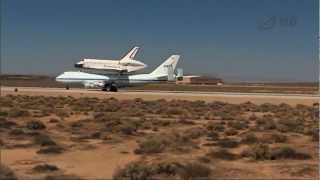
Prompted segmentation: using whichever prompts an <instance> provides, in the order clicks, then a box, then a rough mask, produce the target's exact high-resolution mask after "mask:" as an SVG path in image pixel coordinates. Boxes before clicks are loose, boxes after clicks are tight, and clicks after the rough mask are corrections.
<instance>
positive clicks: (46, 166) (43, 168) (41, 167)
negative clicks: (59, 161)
mask: <svg viewBox="0 0 320 180" xmlns="http://www.w3.org/2000/svg"><path fill="white" fill-rule="evenodd" d="M32 170H33V171H36V172H40V173H43V172H52V171H57V170H59V168H58V167H57V166H55V165H51V164H41V165H36V166H35V167H33V168H32Z"/></svg>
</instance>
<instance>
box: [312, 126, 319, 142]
mask: <svg viewBox="0 0 320 180" xmlns="http://www.w3.org/2000/svg"><path fill="white" fill-rule="evenodd" d="M311 137H312V141H319V129H318V128H314V129H312V130H311Z"/></svg>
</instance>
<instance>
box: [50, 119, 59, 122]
mask: <svg viewBox="0 0 320 180" xmlns="http://www.w3.org/2000/svg"><path fill="white" fill-rule="evenodd" d="M49 122H50V123H58V122H59V119H56V118H51V119H50V120H49Z"/></svg>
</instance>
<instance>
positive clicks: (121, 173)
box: [0, 91, 319, 179]
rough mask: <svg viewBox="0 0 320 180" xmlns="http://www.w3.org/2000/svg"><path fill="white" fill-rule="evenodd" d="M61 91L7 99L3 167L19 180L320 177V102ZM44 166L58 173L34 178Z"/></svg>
mask: <svg viewBox="0 0 320 180" xmlns="http://www.w3.org/2000/svg"><path fill="white" fill-rule="evenodd" d="M54 93H56V94H55V96H51V94H54ZM59 93H60V91H53V92H46V93H44V92H42V93H36V92H34V94H33V93H30V92H28V91H18V92H11V91H10V92H9V91H5V92H4V93H2V96H1V97H0V105H1V106H0V107H1V108H0V137H1V138H0V145H1V163H2V164H3V165H5V166H7V167H9V168H10V169H11V170H12V171H13V172H14V174H15V176H16V177H17V178H18V179H41V178H42V179H43V178H49V177H51V178H52V177H56V178H57V179H59V177H63V176H68V177H69V178H70V177H71V178H70V179H77V178H82V179H154V178H160V179H190V178H191V179H192V178H193V179H197V178H202V179H203V178H210V179H316V178H318V172H319V168H318V164H319V154H318V151H319V146H318V141H319V127H318V123H319V119H318V116H317V115H318V113H319V112H318V110H319V107H318V104H313V103H314V102H316V101H315V99H311V100H310V99H309V100H308V101H303V99H302V100H301V99H300V98H298V100H297V99H295V100H294V101H293V100H292V101H290V100H289V101H286V99H277V103H269V102H267V99H264V100H263V101H261V102H259V101H254V103H249V102H247V101H249V100H251V99H246V101H245V100H241V101H237V100H235V101H232V102H233V103H234V104H229V103H224V102H218V101H212V100H208V99H207V100H206V101H199V100H201V98H195V99H193V101H188V100H189V99H187V100H186V99H183V100H171V99H170V98H169V99H167V98H164V99H165V100H153V98H146V99H140V98H137V97H140V96H132V97H131V95H132V94H130V95H128V94H124V93H120V94H119V95H118V94H117V95H115V94H109V93H108V94H107V98H106V97H104V98H96V97H92V96H89V97H87V96H86V97H83V96H82V94H81V93H82V91H81V92H77V91H75V93H78V95H73V96H67V95H65V96H60V94H59ZM99 93H100V92H99ZM44 94H45V95H46V96H43V95H44ZM89 94H90V93H89ZM93 94H94V95H97V93H93ZM40 95H41V96H40ZM139 95H140V94H139ZM98 96H102V95H101V94H98ZM103 96H105V94H103ZM122 96H126V98H121V97H122ZM128 97H130V98H128ZM134 97H135V98H134ZM157 97H158V96H157ZM199 97H200V96H199ZM246 97H247V96H246ZM242 98H245V97H242ZM251 98H253V97H251ZM275 98H277V97H275ZM295 98H297V97H295ZM214 100H220V99H216V98H214ZM245 102H246V103H245ZM256 102H259V103H256ZM271 102H274V101H273V100H272V101H271ZM287 102H290V103H287ZM293 102H295V103H293ZM302 102H305V103H302ZM240 103H241V104H240ZM303 104H307V105H303ZM46 148H53V149H54V148H56V149H58V150H52V149H51V151H49V152H48V151H41V150H44V149H46ZM59 148H60V150H59ZM132 163H136V164H132ZM45 164H47V165H51V166H54V167H57V170H52V169H51V170H50V168H44V169H42V170H35V167H37V166H40V165H45ZM163 164H166V165H163ZM168 164H169V165H168ZM130 165H132V166H130ZM154 166H155V167H157V168H158V169H157V168H153V170H150V169H148V168H149V167H154ZM159 167H161V168H159ZM163 167H166V168H163ZM168 167H170V168H168ZM190 167H191V168H190ZM154 169H157V171H155V170H154ZM193 171H194V172H193ZM190 172H192V173H190ZM0 175H1V171H0ZM137 177H139V178H137Z"/></svg>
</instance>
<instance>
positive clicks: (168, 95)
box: [1, 87, 320, 105]
mask: <svg viewBox="0 0 320 180" xmlns="http://www.w3.org/2000/svg"><path fill="white" fill-rule="evenodd" d="M14 89H15V87H1V95H2V96H3V95H8V94H12V95H31V96H73V97H97V98H110V97H114V98H118V99H134V98H142V99H145V100H157V99H166V100H172V99H179V100H203V101H206V102H210V101H224V102H228V103H244V102H247V101H250V102H253V103H256V104H262V103H273V104H279V103H287V104H291V105H296V104H306V105H312V104H313V103H317V102H319V100H320V96H319V94H275V93H231V92H182V91H126V90H120V91H119V92H116V93H115V92H103V91H100V90H87V89H70V90H66V89H64V88H40V87H17V89H18V92H15V91H14Z"/></svg>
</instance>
